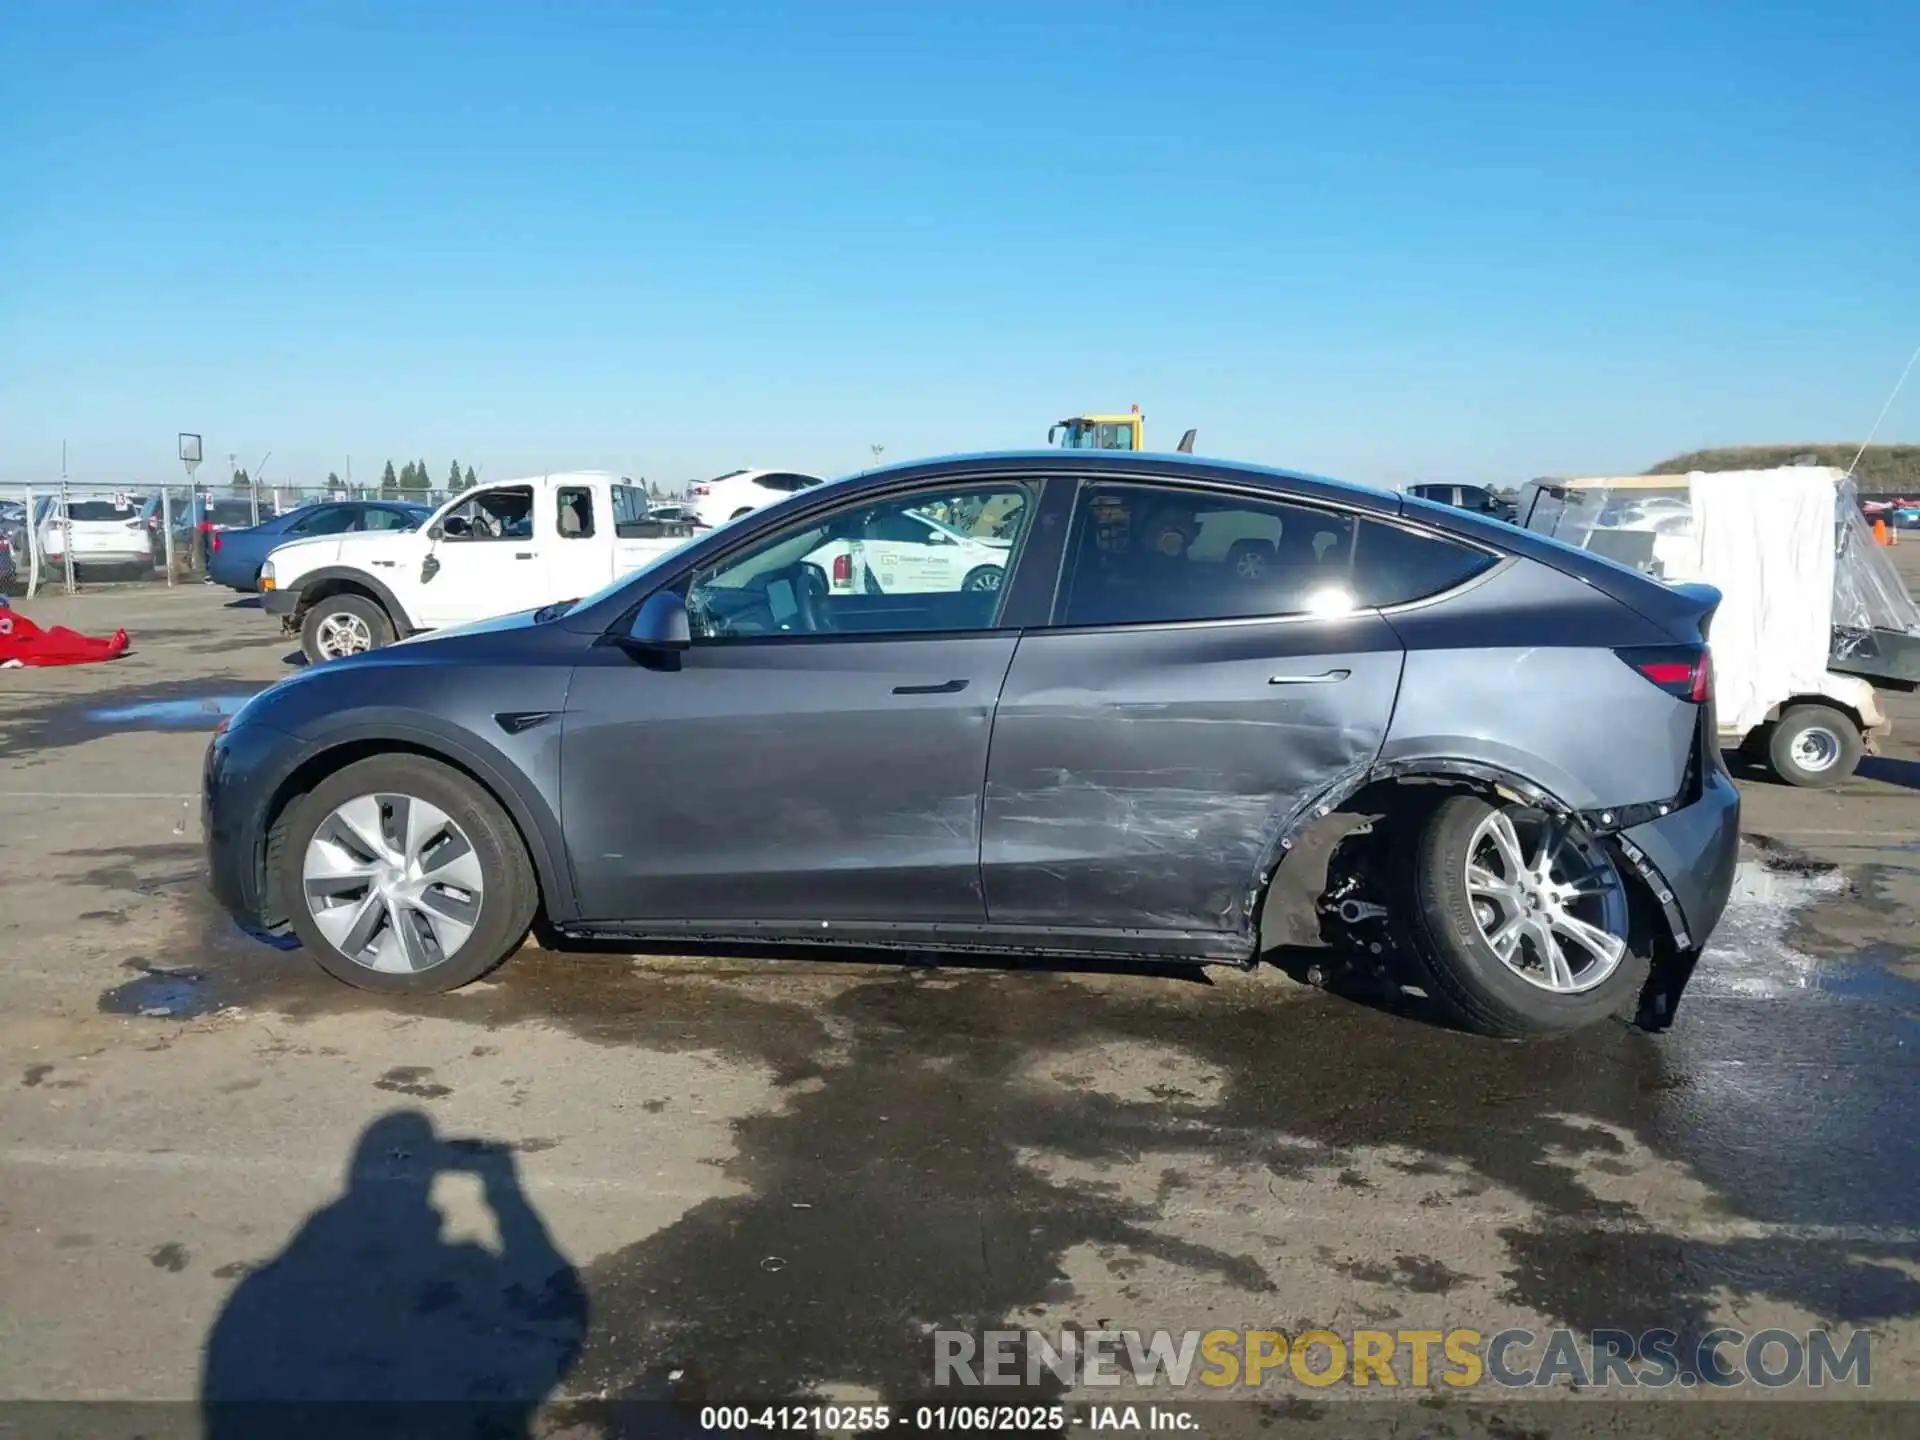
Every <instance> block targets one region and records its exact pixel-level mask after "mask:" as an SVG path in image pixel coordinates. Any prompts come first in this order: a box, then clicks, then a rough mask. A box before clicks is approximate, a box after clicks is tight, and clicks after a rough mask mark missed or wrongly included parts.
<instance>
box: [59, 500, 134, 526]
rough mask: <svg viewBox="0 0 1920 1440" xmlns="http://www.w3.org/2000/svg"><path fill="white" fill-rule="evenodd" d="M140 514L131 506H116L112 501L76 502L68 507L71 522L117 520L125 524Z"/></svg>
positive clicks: (68, 516)
mask: <svg viewBox="0 0 1920 1440" xmlns="http://www.w3.org/2000/svg"><path fill="white" fill-rule="evenodd" d="M139 514H140V512H139V511H138V510H136V509H134V508H133V507H132V506H131V505H116V504H114V503H113V501H111V500H75V501H72V502H71V503H69V504H68V506H67V518H68V519H70V520H107V521H114V520H117V521H119V522H120V523H121V524H125V523H126V522H127V521H129V520H132V519H135V518H136V517H137V516H138V515H139Z"/></svg>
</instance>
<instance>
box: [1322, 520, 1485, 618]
mask: <svg viewBox="0 0 1920 1440" xmlns="http://www.w3.org/2000/svg"><path fill="white" fill-rule="evenodd" d="M1499 563H1500V562H1499V559H1498V557H1497V556H1493V555H1489V554H1487V553H1486V552H1485V551H1484V550H1475V549H1473V548H1471V547H1470V546H1466V545H1459V544H1455V543H1454V542H1453V541H1451V540H1442V539H1441V538H1440V537H1439V536H1437V535H1423V534H1421V533H1419V532H1418V531H1414V530H1405V529H1402V528H1401V527H1400V526H1398V525H1389V524H1386V523H1385V522H1383V521H1379V520H1362V521H1361V522H1360V534H1359V537H1358V541H1357V544H1356V548H1355V551H1354V557H1353V580H1352V586H1353V599H1354V603H1355V604H1356V605H1359V606H1362V607H1376V606H1382V607H1383V606H1387V605H1405V604H1407V603H1408V602H1409V601H1412V600H1424V599H1426V598H1427V597H1428V596H1429V595H1438V594H1440V593H1441V592H1442V591H1446V590H1451V589H1453V588H1454V586H1456V585H1464V584H1466V583H1467V581H1469V580H1471V579H1473V577H1474V576H1476V575H1479V574H1481V573H1482V572H1484V571H1487V570H1491V569H1492V568H1493V567H1494V566H1495V565H1497V564H1499Z"/></svg>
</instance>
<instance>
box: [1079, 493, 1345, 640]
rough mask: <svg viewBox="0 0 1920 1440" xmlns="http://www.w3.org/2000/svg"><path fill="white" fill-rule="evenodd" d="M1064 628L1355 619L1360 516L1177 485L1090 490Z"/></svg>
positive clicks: (1082, 509)
mask: <svg viewBox="0 0 1920 1440" xmlns="http://www.w3.org/2000/svg"><path fill="white" fill-rule="evenodd" d="M1075 508H1076V513H1075V515H1074V528H1073V534H1072V535H1071V537H1069V539H1068V542H1067V546H1068V564H1067V572H1066V581H1065V584H1064V586H1063V587H1062V590H1061V593H1060V598H1059V600H1058V602H1057V603H1056V605H1055V607H1054V623H1055V624H1056V625H1132V624H1152V623H1156V622H1158V623H1167V622H1171V621H1181V620H1234V619H1242V618H1249V617H1254V616H1266V615H1300V614H1313V613H1337V612H1339V611H1343V610H1347V609H1351V608H1352V606H1353V602H1352V600H1351V599H1350V598H1348V595H1347V576H1348V569H1349V566H1350V564H1351V560H1352V554H1353V535H1354V526H1355V521H1354V519H1353V517H1351V516H1347V515H1341V514H1338V513H1336V512H1333V511H1326V510H1317V509H1312V508H1309V507H1307V506H1304V505H1290V504H1287V503H1285V502H1283V501H1273V500H1260V499H1253V498H1251V497H1243V496H1235V495H1221V494H1215V493H1210V492H1207V491H1199V490H1187V489H1184V488H1181V487H1176V486H1150V485H1093V486H1088V487H1086V488H1085V489H1083V490H1082V491H1081V493H1080V497H1079V501H1078V503H1077V505H1076V507H1075Z"/></svg>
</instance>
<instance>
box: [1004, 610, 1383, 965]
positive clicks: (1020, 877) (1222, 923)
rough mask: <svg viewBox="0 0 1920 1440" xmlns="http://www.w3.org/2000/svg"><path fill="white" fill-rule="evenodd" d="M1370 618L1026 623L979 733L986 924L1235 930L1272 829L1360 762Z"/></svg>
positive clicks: (1370, 702)
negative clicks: (986, 749) (1148, 624)
mask: <svg viewBox="0 0 1920 1440" xmlns="http://www.w3.org/2000/svg"><path fill="white" fill-rule="evenodd" d="M1402 659H1403V652H1402V650H1401V647H1400V644H1399V642H1398V641H1397V640H1396V639H1395V637H1394V634H1393V631H1392V629H1391V628H1390V627H1389V626H1388V625H1387V623H1386V622H1385V621H1384V620H1382V619H1381V618H1380V617H1379V616H1378V615H1374V614H1371V613H1369V614H1362V615H1353V616H1346V617H1343V618H1340V619H1337V620H1329V619H1292V620H1261V621H1239V622H1232V623H1202V624H1192V625H1167V626H1156V627H1152V628H1125V629H1111V630H1099V631H1074V632H1062V631H1055V632H1045V631H1041V632H1029V633H1028V634H1026V635H1024V636H1023V637H1022V638H1021V640H1020V644H1019V647H1018V649H1017V650H1016V651H1015V652H1014V657H1013V665H1012V667H1011V669H1010V670H1009V671H1008V674H1007V679H1006V684H1005V686H1004V687H1003V689H1002V691H1001V697H1000V707H999V710H998V711H997V712H996V715H995V718H994V725H993V744H992V750H991V754H990V759H989V761H988V767H987V786H986V802H985V809H984V814H983V824H982V837H981V838H982V846H981V868H982V873H983V879H984V884H985V889H986V898H987V915H988V919H989V920H990V921H991V922H992V923H994V924H996V925H1032V926H1043V927H1050V926H1060V927H1076V928H1077V927H1087V926H1093V927H1099V928H1101V929H1130V930H1173V931H1195V930H1212V931H1229V932H1232V931H1240V930H1245V929H1247V928H1249V927H1250V925H1251V923H1252V922H1251V916H1252V913H1253V906H1254V904H1255V898H1254V890H1255V886H1256V884H1257V877H1258V872H1259V870H1260V868H1261V865H1262V863H1263V860H1264V859H1265V857H1266V855H1267V853H1268V851H1269V849H1270V848H1271V846H1272V844H1273V843H1274V841H1275V839H1276V836H1277V831H1278V827H1279V825H1280V823H1281V822H1282V821H1283V820H1284V819H1285V818H1286V817H1287V816H1289V815H1290V814H1292V813H1293V812H1294V811H1295V809H1296V808H1297V807H1298V806H1300V805H1302V804H1304V803H1305V802H1306V801H1308V800H1310V799H1312V798H1313V797H1314V796H1316V795H1317V794H1319V793H1320V792H1321V791H1322V790H1324V789H1325V788H1326V787H1327V786H1329V785H1330V784H1332V783H1334V782H1335V781H1337V780H1338V779H1340V778H1341V777H1342V776H1343V775H1347V774H1357V773H1360V772H1362V771H1364V770H1365V769H1366V768H1367V766H1369V765H1370V764H1371V763H1372V762H1373V760H1374V757H1375V756H1376V755H1377V754H1378V753H1379V750H1380V744H1381V739H1382V737H1383V736H1384V735H1385V733H1386V729H1387V723H1388V721H1389V720H1390V719H1391V717H1392V714H1393V705H1394V697H1395V695H1396V693H1397V691H1398V689H1399V684H1400V670H1401V663H1402Z"/></svg>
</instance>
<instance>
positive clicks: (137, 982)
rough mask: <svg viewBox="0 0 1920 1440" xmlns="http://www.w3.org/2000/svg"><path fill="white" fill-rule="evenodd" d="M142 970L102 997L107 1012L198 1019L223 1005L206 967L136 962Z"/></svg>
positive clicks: (168, 1018)
mask: <svg viewBox="0 0 1920 1440" xmlns="http://www.w3.org/2000/svg"><path fill="white" fill-rule="evenodd" d="M133 968H135V969H136V970H137V971H138V972H139V974H138V975H136V976H135V978H134V979H132V980H129V981H127V982H126V983H124V984H121V985H116V986H114V987H113V988H112V989H111V990H109V991H107V992H106V993H105V994H104V995H102V996H101V997H100V1010H101V1013H102V1014H105V1015H137V1016H140V1017H142V1018H144V1019H149V1020H195V1019H198V1018H199V1017H200V1016H202V1015H211V1014H213V1013H214V1012H215V1011H217V1010H220V1009H223V1008H224V1004H223V1002H222V1001H221V999H220V998H219V996H218V995H216V994H215V993H214V986H213V984H212V982H211V980H210V979H209V977H208V976H207V974H206V972H205V971H201V970H162V969H159V968H157V967H154V966H148V965H141V964H136V965H135V966H134V967H133Z"/></svg>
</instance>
